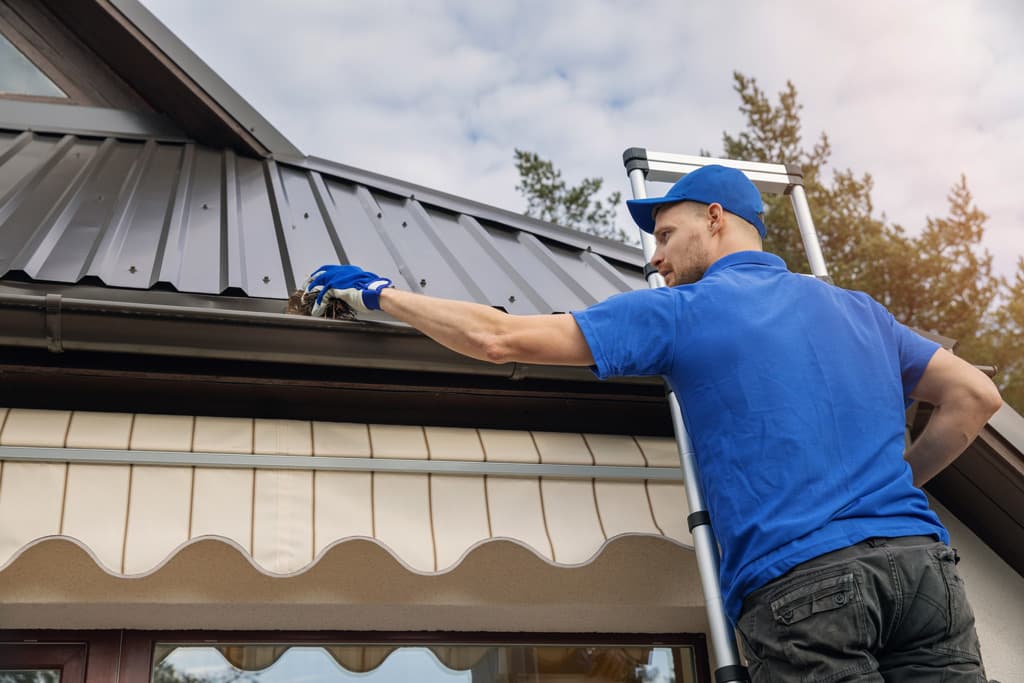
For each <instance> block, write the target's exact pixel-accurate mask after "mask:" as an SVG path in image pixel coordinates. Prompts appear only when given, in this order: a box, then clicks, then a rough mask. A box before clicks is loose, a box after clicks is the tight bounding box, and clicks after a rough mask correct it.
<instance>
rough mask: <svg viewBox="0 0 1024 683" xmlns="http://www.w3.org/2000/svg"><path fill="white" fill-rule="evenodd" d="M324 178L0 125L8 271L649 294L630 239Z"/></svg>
mask: <svg viewBox="0 0 1024 683" xmlns="http://www.w3.org/2000/svg"><path fill="white" fill-rule="evenodd" d="M330 171H331V168H330V167H329V165H327V164H322V163H321V164H318V165H317V166H316V167H311V166H309V165H305V164H292V163H284V162H280V161H274V160H257V159H251V158H244V157H239V156H237V155H236V154H234V153H233V152H231V151H223V150H217V149H213V148H209V147H203V146H200V145H196V144H193V143H179V142H173V141H172V142H167V141H157V140H148V141H135V140H117V139H114V138H106V139H88V138H79V137H75V136H71V135H65V136H57V135H40V134H33V133H25V132H19V131H11V132H4V131H0V277H20V278H24V277H27V278H28V279H30V280H36V281H43V282H59V283H66V284H73V283H77V282H80V281H82V280H83V279H84V278H90V279H92V280H95V281H98V282H100V283H102V284H104V285H106V286H108V287H123V288H131V289H150V288H153V287H157V288H163V289H174V290H177V291H179V292H188V293H192V294H224V293H227V294H231V295H233V296H249V297H260V298H273V299H284V298H286V297H287V296H288V293H289V292H290V291H292V290H293V289H294V288H295V287H297V286H299V285H301V284H302V282H303V280H304V278H305V277H306V275H307V274H308V273H309V272H310V271H312V270H313V269H315V268H316V267H317V266H319V265H322V264H324V263H338V262H340V263H356V264H359V265H361V266H363V267H365V268H367V269H370V270H373V271H375V272H377V273H380V274H383V275H390V276H391V277H393V278H394V279H395V281H396V283H397V284H398V285H399V286H401V287H403V288H407V289H409V290H411V291H418V292H423V293H426V294H431V295H435V296H441V297H447V298H455V299H462V300H467V301H476V302H479V303H485V304H488V305H492V306H501V307H502V308H504V309H505V310H508V311H509V312H515V313H551V312H553V311H568V310H572V309H576V308H581V307H583V306H587V305H589V304H592V303H594V302H596V301H600V300H602V299H604V298H606V297H608V296H610V295H612V294H615V293H617V292H621V291H628V290H629V289H635V288H642V287H643V286H644V282H643V279H642V277H641V274H640V270H639V267H638V266H636V265H633V264H629V263H626V262H623V261H622V260H621V259H620V258H617V257H619V256H622V255H626V254H629V253H630V251H629V250H628V249H625V248H624V247H622V246H621V245H609V244H607V243H605V241H603V240H596V239H595V240H589V239H588V238H587V237H586V236H584V235H580V234H579V233H575V232H573V233H571V234H569V233H565V231H563V230H561V229H559V228H557V227H556V226H547V227H544V226H541V228H540V229H536V228H537V225H536V223H537V222H536V221H534V220H533V219H528V218H522V220H521V221H516V220H514V214H509V216H510V219H509V220H508V221H505V222H497V221H495V220H494V217H495V215H502V214H501V213H500V212H491V211H475V209H479V208H480V205H477V204H475V203H472V202H465V203H464V205H461V206H460V205H459V202H458V200H457V198H453V197H451V196H450V195H438V198H439V200H440V202H441V203H440V204H435V203H432V202H431V201H430V200H429V199H424V198H423V197H422V196H420V195H414V194H413V192H402V191H401V190H402V188H401V187H400V185H399V184H398V181H395V180H393V179H387V182H386V183H383V184H384V187H383V188H382V187H380V186H378V185H375V184H369V183H367V182H366V181H367V179H369V180H371V181H372V180H373V176H365V175H364V176H359V177H356V178H352V177H348V176H346V175H345V174H344V171H345V167H337V172H336V173H331V172H330ZM411 187H412V186H410V188H411ZM412 189H418V188H412ZM429 196H430V195H428V197H429ZM506 213H507V212H506ZM480 214H485V215H480ZM562 237H564V238H565V239H561V238H562ZM635 254H636V263H639V260H640V258H639V250H636V252H635ZM609 255H611V258H609ZM18 273H20V275H19V274H18Z"/></svg>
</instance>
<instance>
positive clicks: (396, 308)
mask: <svg viewBox="0 0 1024 683" xmlns="http://www.w3.org/2000/svg"><path fill="white" fill-rule="evenodd" d="M380 307H381V310H383V311H384V312H385V313H387V314H388V315H390V316H391V317H393V318H395V319H397V320H401V321H402V322H404V323H408V324H409V325H412V326H413V327H415V328H416V329H417V330H419V331H420V332H422V333H423V334H425V335H427V336H428V337H430V338H431V339H433V340H434V341H436V342H438V343H439V344H441V345H443V346H446V347H448V348H449V349H451V350H452V351H456V352H458V353H461V354H463V355H465V356H470V357H472V358H476V359H478V360H490V361H495V360H498V359H496V358H495V356H494V351H493V348H492V347H493V343H494V342H493V340H494V339H495V338H497V337H499V336H500V335H501V332H502V330H503V329H504V327H505V325H506V324H507V322H508V321H507V318H508V314H506V313H502V312H501V311H499V310H496V309H494V308H491V307H490V306H484V305H483V304H476V303H471V302H468V301H455V300H452V299H440V298H437V297H430V296H425V295H423V294H413V293H411V292H405V291H402V290H399V289H392V288H389V289H385V290H383V291H382V292H381V297H380Z"/></svg>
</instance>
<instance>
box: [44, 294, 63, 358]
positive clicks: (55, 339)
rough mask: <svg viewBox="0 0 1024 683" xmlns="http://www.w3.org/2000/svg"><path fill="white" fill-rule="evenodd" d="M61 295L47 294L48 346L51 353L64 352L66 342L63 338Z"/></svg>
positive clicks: (46, 325)
mask: <svg viewBox="0 0 1024 683" xmlns="http://www.w3.org/2000/svg"><path fill="white" fill-rule="evenodd" d="M62 298H63V297H61V295H60V294H47V295H46V321H45V327H46V348H47V350H49V351H50V353H64V342H63V340H62V339H61V330H60V319H61V315H60V313H61V311H60V306H61V300H62Z"/></svg>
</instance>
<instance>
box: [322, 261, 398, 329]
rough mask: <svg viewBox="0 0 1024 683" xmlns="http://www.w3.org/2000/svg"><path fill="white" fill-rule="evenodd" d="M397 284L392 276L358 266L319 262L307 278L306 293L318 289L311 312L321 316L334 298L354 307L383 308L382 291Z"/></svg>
mask: <svg viewBox="0 0 1024 683" xmlns="http://www.w3.org/2000/svg"><path fill="white" fill-rule="evenodd" d="M385 287H394V284H392V282H391V280H389V279H388V278H386V277H381V276H379V275H376V274H375V273H370V272H368V271H365V270H363V269H362V268H360V267H359V266H320V267H319V268H317V269H316V271H315V272H314V273H313V274H312V275H310V276H309V279H308V280H306V287H305V289H306V293H310V292H316V293H317V296H316V303H315V304H313V310H312V312H311V315H313V316H316V317H320V316H322V315H323V314H324V311H326V310H327V305H328V304H329V303H330V302H331V299H341V300H342V301H344V302H345V303H347V304H348V305H349V306H351V307H352V310H354V311H360V312H364V313H365V312H366V311H375V310H377V309H379V308H380V292H381V290H382V289H384V288H385Z"/></svg>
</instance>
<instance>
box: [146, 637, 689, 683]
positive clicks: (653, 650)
mask: <svg viewBox="0 0 1024 683" xmlns="http://www.w3.org/2000/svg"><path fill="white" fill-rule="evenodd" d="M697 657H698V654H697V652H696V650H695V648H693V647H691V646H676V647H653V646H636V645H627V646H623V647H616V646H613V645H597V646H585V645H477V644H473V645H399V644H383V645H347V644H346V645H332V644H317V643H304V644H303V643H266V644H257V643H246V644H225V643H217V644H209V643H200V642H196V643H158V644H157V645H156V647H155V649H154V653H153V673H152V681H153V683H181V682H184V681H188V682H189V683H222V682H223V681H246V683H285V682H287V681H296V680H301V681H304V682H306V683H335V682H338V683H342V682H346V683H347V682H351V683H355V682H356V681H361V682H364V683H397V682H398V681H422V682H423V683H456V682H458V683H553V682H555V681H558V682H559V683H574V682H575V681H579V682H580V683H583V681H588V682H595V683H596V682H601V681H603V682H607V683H694V682H695V681H698V680H699V679H698V673H697V671H698V667H697Z"/></svg>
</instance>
